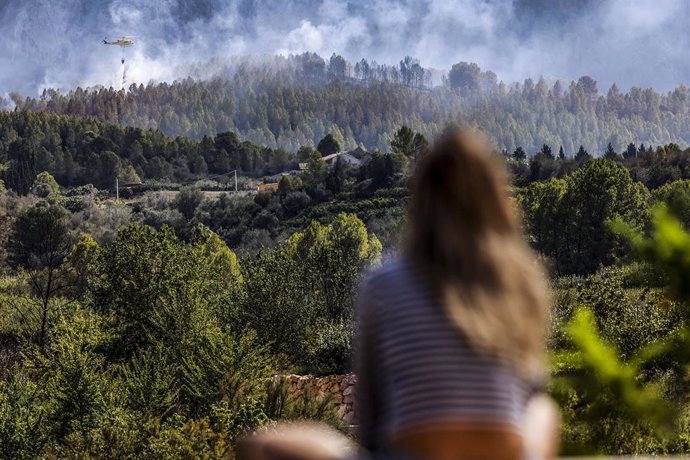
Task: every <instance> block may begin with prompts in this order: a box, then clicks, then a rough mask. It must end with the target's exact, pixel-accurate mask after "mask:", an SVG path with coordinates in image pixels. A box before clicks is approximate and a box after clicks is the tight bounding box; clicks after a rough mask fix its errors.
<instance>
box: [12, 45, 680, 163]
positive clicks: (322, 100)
mask: <svg viewBox="0 0 690 460" xmlns="http://www.w3.org/2000/svg"><path fill="white" fill-rule="evenodd" d="M211 68H212V69H213V70H210V69H211ZM192 70H193V71H191V70H190V73H191V74H192V75H213V76H214V78H213V79H210V80H206V81H201V80H195V79H192V78H189V79H186V80H182V81H178V82H175V83H172V84H167V83H161V84H150V85H148V86H144V85H138V86H137V85H132V86H130V88H129V89H128V90H127V91H118V90H114V89H112V88H111V89H104V88H100V89H82V88H77V89H76V90H74V91H71V92H70V93H68V94H60V93H58V92H56V91H51V90H47V91H45V92H44V93H43V95H42V96H41V97H39V98H23V97H21V96H19V95H16V94H14V95H12V99H13V104H14V106H15V107H16V109H17V110H21V111H49V112H54V113H58V114H73V115H87V116H94V117H96V118H98V119H100V120H104V121H107V122H110V123H116V124H120V125H127V126H129V125H131V126H139V127H143V128H155V129H160V130H161V131H163V132H164V133H166V134H169V135H184V136H188V137H191V138H195V139H201V138H202V137H203V136H205V135H215V134H216V133H220V132H227V131H233V132H236V133H237V134H238V135H239V136H240V137H241V138H243V139H248V140H250V141H252V142H254V143H256V144H263V145H266V146H269V147H271V148H278V147H282V148H284V149H286V150H293V151H294V150H297V149H298V148H299V147H300V146H303V145H316V143H317V142H318V141H319V140H320V139H321V138H323V137H324V136H325V135H326V134H328V133H332V134H333V135H334V136H335V137H336V138H337V139H338V140H339V142H340V143H341V145H343V146H344V147H347V148H351V147H355V146H356V145H360V144H363V145H364V146H365V147H367V148H369V149H371V148H386V147H387V145H388V141H389V139H390V137H391V135H392V133H393V132H394V131H395V130H396V129H397V128H398V127H399V126H400V125H401V124H406V125H408V126H410V127H412V128H413V129H415V130H416V131H419V132H421V133H423V134H424V135H426V136H427V137H429V136H433V135H434V134H436V133H438V132H439V131H440V130H442V129H443V127H444V126H446V124H447V123H449V122H459V123H467V124H470V125H476V126H479V127H481V128H482V129H483V130H485V131H486V132H487V133H489V134H490V135H491V136H492V137H493V139H494V140H495V141H496V144H497V146H498V147H499V148H500V149H507V150H509V151H512V150H514V149H515V148H516V147H517V146H522V147H523V148H524V149H525V150H526V151H527V152H528V153H530V154H531V153H534V152H536V151H537V150H539V149H540V147H541V146H542V144H544V143H546V144H549V145H552V146H563V148H564V150H565V153H566V155H569V156H572V155H574V154H575V153H576V151H577V149H578V146H579V145H580V144H582V145H584V147H585V148H586V149H588V150H589V151H590V152H591V153H593V154H595V155H597V154H600V153H603V151H604V149H605V148H606V146H607V144H608V143H611V144H612V145H613V147H614V148H615V149H618V150H621V149H624V148H625V146H626V145H627V143H628V142H630V141H633V142H636V143H645V144H647V145H649V144H655V145H659V144H666V143H669V142H675V143H678V144H679V145H680V146H681V147H685V146H687V144H688V143H689V142H690V90H688V88H686V87H684V86H680V87H678V88H676V89H675V90H673V91H671V92H668V93H658V92H656V91H654V90H653V89H641V88H632V89H630V90H629V91H628V92H627V93H624V92H621V91H620V90H619V89H618V88H617V87H616V86H615V85H613V86H612V87H611V88H610V89H608V90H607V91H606V93H605V94H602V92H601V91H600V89H599V88H598V87H597V82H596V81H595V80H593V79H592V78H590V77H588V76H584V77H581V78H580V79H579V80H578V81H573V82H562V81H557V82H547V81H546V80H545V79H543V78H541V79H539V80H538V81H533V80H531V79H528V80H525V81H524V82H523V83H515V84H505V83H504V82H501V81H499V80H498V78H497V76H496V75H495V74H494V73H493V72H490V71H482V70H481V69H480V68H479V67H478V66H477V65H476V64H470V63H464V62H461V63H458V64H456V65H454V66H453V67H452V68H451V69H450V71H449V72H448V73H446V74H444V75H443V76H442V77H441V78H436V80H442V84H440V85H437V86H432V85H431V80H432V76H433V72H432V71H431V70H429V69H424V68H422V67H421V66H420V65H419V63H418V62H417V61H415V60H414V59H412V58H405V59H403V60H402V61H401V62H400V65H399V66H385V65H379V64H377V63H375V62H368V61H366V60H362V61H359V62H357V63H355V64H352V63H348V62H347V61H345V60H344V59H343V58H342V57H340V56H336V55H334V56H331V58H330V59H327V60H326V59H323V58H321V57H319V56H318V55H315V54H313V53H306V54H303V55H299V56H292V57H290V58H283V57H275V58H270V57H267V58H263V59H261V60H251V59H249V58H247V59H245V60H241V59H240V60H235V61H233V62H231V63H213V64H207V65H206V66H200V68H199V69H196V70H194V69H192Z"/></svg>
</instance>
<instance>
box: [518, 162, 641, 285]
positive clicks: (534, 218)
mask: <svg viewBox="0 0 690 460" xmlns="http://www.w3.org/2000/svg"><path fill="white" fill-rule="evenodd" d="M648 195H649V193H648V191H647V190H646V189H645V187H644V186H643V185H642V184H639V183H635V182H633V181H632V178H631V177H630V174H629V173H628V171H627V170H626V169H625V168H623V167H622V166H619V165H617V164H616V163H614V162H611V161H609V160H594V161H590V162H588V163H587V164H586V165H585V166H584V167H583V168H581V169H578V170H576V171H575V172H574V173H573V174H571V175H570V176H567V177H566V178H565V179H564V180H558V179H552V180H551V181H549V182H547V183H535V184H532V185H530V186H529V187H527V189H526V190H525V191H524V192H522V193H521V194H520V200H521V204H522V207H523V210H524V213H525V217H526V223H527V229H528V232H529V233H530V235H532V236H533V237H534V245H535V247H536V248H537V249H538V250H540V251H541V252H542V253H543V254H544V255H546V256H548V257H550V259H551V262H552V263H553V265H554V268H555V269H556V271H557V272H558V273H578V274H586V273H592V272H594V271H596V269H597V268H599V267H600V266H602V265H608V264H611V263H613V262H614V261H616V260H619V259H620V258H622V257H624V256H625V255H626V250H625V249H626V245H625V244H624V243H623V242H622V241H621V239H620V238H619V237H618V236H616V235H615V234H614V233H613V232H612V231H611V230H610V228H609V222H611V221H612V220H614V219H616V218H623V219H625V220H626V221H628V222H630V223H631V225H634V226H635V227H636V228H643V226H644V225H645V224H646V222H647V219H648V217H647V206H648V201H649V197H648Z"/></svg>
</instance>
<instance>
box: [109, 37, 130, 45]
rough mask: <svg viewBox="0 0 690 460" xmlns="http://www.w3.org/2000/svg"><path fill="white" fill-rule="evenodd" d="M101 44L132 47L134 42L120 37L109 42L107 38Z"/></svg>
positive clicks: (128, 38)
mask: <svg viewBox="0 0 690 460" xmlns="http://www.w3.org/2000/svg"><path fill="white" fill-rule="evenodd" d="M103 43H104V44H106V45H115V46H132V45H134V40H133V39H132V38H130V37H121V38H118V39H117V40H115V41H111V42H109V41H108V39H107V38H104V39H103Z"/></svg>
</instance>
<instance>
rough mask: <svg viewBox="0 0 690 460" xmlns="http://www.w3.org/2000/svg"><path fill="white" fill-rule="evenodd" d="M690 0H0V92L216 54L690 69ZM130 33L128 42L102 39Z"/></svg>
mask: <svg viewBox="0 0 690 460" xmlns="http://www.w3.org/2000/svg"><path fill="white" fill-rule="evenodd" d="M688 22H690V2H688V1H686V0H637V1H635V2H631V1H629V0H601V1H600V0H513V1H510V0H350V1H337V0H313V1H311V0H285V1H282V2H275V1H271V0H129V1H125V0H61V1H59V2H57V1H54V0H0V36H1V37H2V44H3V49H2V50H0V94H7V93H9V92H12V91H17V92H21V93H24V94H27V95H34V94H37V93H39V92H40V91H42V90H43V89H45V88H50V87H52V88H58V89H62V90H65V89H71V88H74V87H75V86H77V85H80V86H94V85H105V86H113V87H116V88H117V87H119V86H120V83H121V82H120V81H118V78H121V77H122V73H121V71H120V60H121V59H122V58H123V57H124V58H125V59H126V60H127V68H126V72H127V81H128V83H132V82H137V83H139V82H142V83H147V82H149V81H152V80H153V81H163V80H171V79H175V78H181V77H184V76H185V75H184V73H185V70H184V69H185V65H186V64H191V63H193V62H196V61H204V60H208V59H212V58H214V57H227V56H234V55H249V54H289V53H299V52H302V51H315V52H317V53H319V54H321V55H322V56H323V57H324V58H328V57H329V56H330V55H331V53H333V52H335V53H338V54H342V55H343V56H344V57H346V58H347V59H350V60H359V59H360V58H362V57H364V58H367V59H370V60H376V61H377V62H379V63H387V64H395V63H397V62H398V61H399V60H400V59H401V58H402V57H404V56H405V55H411V56H413V57H417V58H419V59H420V61H421V63H422V65H423V66H425V67H435V68H445V69H447V68H449V67H450V66H451V65H452V64H453V63H455V62H459V61H472V62H476V63H478V64H479V65H480V66H481V67H482V68H483V69H485V70H493V71H494V72H496V73H497V74H498V76H499V78H501V79H503V80H504V81H507V82H509V81H516V80H522V79H524V78H528V77H531V78H536V77H538V76H540V75H544V76H546V77H551V78H562V79H567V80H569V79H576V78H577V77H579V76H581V75H590V76H592V77H593V78H594V79H596V80H598V81H599V85H600V88H606V87H607V86H608V85H610V84H611V83H613V82H614V81H615V82H616V83H618V85H619V87H621V88H629V87H631V86H641V87H648V86H651V87H654V88H656V89H658V90H668V89H670V88H672V87H675V86H677V85H680V84H688V83H689V82H690V59H688V56H689V55H690V33H688V32H687V24H688ZM120 36H132V37H134V40H135V41H136V44H135V45H134V46H133V47H131V48H127V49H124V50H121V49H120V48H119V47H116V46H105V45H104V44H103V43H102V40H103V38H106V37H107V38H108V39H112V40H114V39H117V38H119V37H120Z"/></svg>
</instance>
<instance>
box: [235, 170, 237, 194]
mask: <svg viewBox="0 0 690 460" xmlns="http://www.w3.org/2000/svg"><path fill="white" fill-rule="evenodd" d="M235 193H237V170H235Z"/></svg>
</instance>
